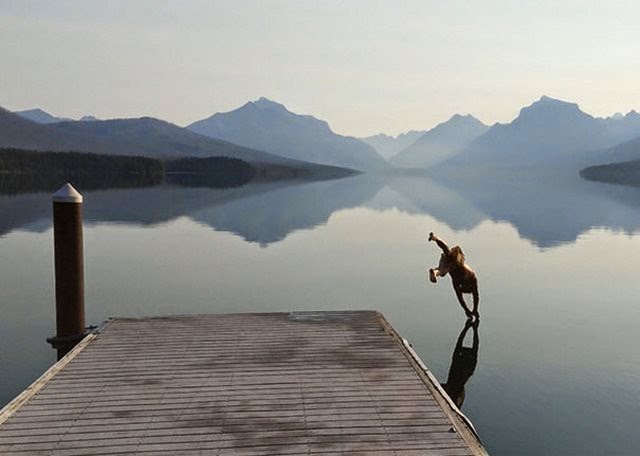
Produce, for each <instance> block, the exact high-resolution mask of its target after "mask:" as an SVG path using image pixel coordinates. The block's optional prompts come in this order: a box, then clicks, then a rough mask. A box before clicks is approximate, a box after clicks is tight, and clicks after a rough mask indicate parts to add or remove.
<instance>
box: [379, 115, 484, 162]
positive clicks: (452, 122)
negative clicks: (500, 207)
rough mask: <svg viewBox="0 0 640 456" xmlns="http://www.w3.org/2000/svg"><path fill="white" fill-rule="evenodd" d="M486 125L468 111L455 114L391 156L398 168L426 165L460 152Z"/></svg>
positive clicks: (482, 131) (480, 133) (479, 134)
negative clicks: (463, 113) (462, 113)
mask: <svg viewBox="0 0 640 456" xmlns="http://www.w3.org/2000/svg"><path fill="white" fill-rule="evenodd" d="M488 129H489V127H488V126H486V125H485V124H483V123H482V122H480V121H479V120H478V119H476V118H475V117H473V116H472V115H470V114H467V115H464V116H462V115H460V114H456V115H454V116H453V117H451V118H450V119H449V120H447V121H446V122H443V123H441V124H439V125H437V126H435V127H434V128H432V129H431V130H429V131H427V132H425V133H424V134H423V135H422V136H420V137H419V138H418V139H417V140H415V141H414V142H413V144H411V145H409V146H408V147H406V148H405V149H403V150H401V151H400V152H399V153H398V154H397V155H395V156H394V157H392V158H391V160H390V161H391V163H392V164H393V165H394V166H397V167H400V168H428V167H430V166H433V165H435V164H437V163H440V162H443V161H445V160H447V159H448V158H450V157H452V156H454V155H455V154H456V153H458V152H460V151H461V150H462V149H464V148H465V147H466V146H468V145H469V144H470V143H471V142H472V141H473V140H475V139H476V138H478V137H479V136H481V135H482V134H483V133H485V132H486V131H487V130H488Z"/></svg>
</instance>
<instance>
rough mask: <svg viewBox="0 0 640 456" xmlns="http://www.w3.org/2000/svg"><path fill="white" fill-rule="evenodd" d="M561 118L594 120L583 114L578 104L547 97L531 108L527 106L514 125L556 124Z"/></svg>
mask: <svg viewBox="0 0 640 456" xmlns="http://www.w3.org/2000/svg"><path fill="white" fill-rule="evenodd" d="M560 117H563V118H564V117H567V118H574V117H583V118H590V119H593V117H592V116H590V115H589V114H587V113H585V112H583V111H582V110H581V109H580V107H579V106H578V104H577V103H571V102H568V101H563V100H558V99H556V98H551V97H548V96H546V95H543V96H542V97H540V99H539V100H537V101H534V102H533V103H532V104H530V105H529V106H525V107H524V108H522V109H521V110H520V114H519V115H518V117H517V118H516V119H515V120H514V121H513V122H512V123H513V124H514V125H519V124H522V123H523V122H524V123H526V122H534V123H540V122H551V123H554V122H556V121H557V119H558V118H560Z"/></svg>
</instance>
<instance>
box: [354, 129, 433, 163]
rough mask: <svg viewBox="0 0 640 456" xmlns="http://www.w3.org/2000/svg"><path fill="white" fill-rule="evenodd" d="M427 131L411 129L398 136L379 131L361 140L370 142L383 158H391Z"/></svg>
mask: <svg viewBox="0 0 640 456" xmlns="http://www.w3.org/2000/svg"><path fill="white" fill-rule="evenodd" d="M425 133H426V131H423V130H411V131H408V132H406V133H401V134H399V135H397V136H388V135H385V134H384V133H379V134H377V135H373V136H367V137H365V138H360V141H362V142H365V143H367V144H369V145H370V146H371V147H373V148H374V149H375V150H377V151H378V153H379V154H380V155H381V156H382V158H384V159H385V160H389V159H390V158H391V157H393V156H394V155H396V154H398V153H399V152H400V151H401V150H403V149H405V148H407V147H409V146H410V145H411V144H413V143H414V142H416V140H417V139H418V138H419V137H420V136H422V135H424V134H425Z"/></svg>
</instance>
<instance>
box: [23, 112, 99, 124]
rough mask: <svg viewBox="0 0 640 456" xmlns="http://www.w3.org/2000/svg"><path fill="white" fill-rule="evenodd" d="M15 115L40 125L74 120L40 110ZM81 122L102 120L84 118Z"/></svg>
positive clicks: (89, 117)
mask: <svg viewBox="0 0 640 456" xmlns="http://www.w3.org/2000/svg"><path fill="white" fill-rule="evenodd" d="M14 114H18V115H19V116H20V117H22V118H25V119H28V120H31V121H33V122H36V123H39V124H45V125H46V124H52V123H58V122H69V121H72V120H74V119H72V118H70V117H56V116H54V115H51V114H49V113H48V112H46V111H43V110H42V109H40V108H35V109H27V110H25V111H15V112H14ZM79 120H80V122H90V121H93V120H100V119H98V118H97V117H94V116H82V117H81V118H80V119H79Z"/></svg>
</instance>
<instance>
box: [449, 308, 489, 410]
mask: <svg viewBox="0 0 640 456" xmlns="http://www.w3.org/2000/svg"><path fill="white" fill-rule="evenodd" d="M479 325H480V320H475V321H472V320H467V322H466V323H465V325H464V328H462V332H460V335H459V336H458V341H457V342H456V348H455V349H454V350H453V356H452V357H451V368H450V369H449V377H448V378H447V383H443V384H442V387H443V388H444V390H445V391H446V392H447V394H448V395H449V397H450V398H451V399H452V400H453V402H454V403H455V404H456V405H457V406H458V408H460V407H462V403H463V402H464V395H465V393H464V386H465V384H466V383H467V381H468V380H469V378H470V377H471V376H472V375H473V371H475V369H476V364H477V363H478V348H480V337H479V336H478V326H479ZM469 328H473V345H472V346H471V347H465V346H463V343H464V338H465V336H466V335H467V331H469Z"/></svg>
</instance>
